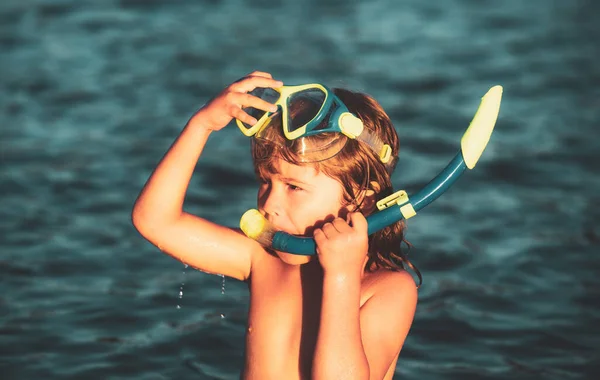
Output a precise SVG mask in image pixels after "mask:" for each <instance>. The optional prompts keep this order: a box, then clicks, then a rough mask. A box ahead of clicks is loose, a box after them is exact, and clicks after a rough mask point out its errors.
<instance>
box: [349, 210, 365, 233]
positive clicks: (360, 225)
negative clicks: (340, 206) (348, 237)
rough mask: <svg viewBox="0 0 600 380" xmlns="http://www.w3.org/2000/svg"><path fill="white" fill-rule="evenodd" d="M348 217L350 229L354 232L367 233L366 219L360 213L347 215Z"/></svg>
mask: <svg viewBox="0 0 600 380" xmlns="http://www.w3.org/2000/svg"><path fill="white" fill-rule="evenodd" d="M348 215H349V216H350V225H351V226H352V229H354V230H356V231H361V232H362V231H367V229H368V227H369V225H368V223H367V219H365V216H364V215H363V214H362V213H360V212H351V213H350V214H348Z"/></svg>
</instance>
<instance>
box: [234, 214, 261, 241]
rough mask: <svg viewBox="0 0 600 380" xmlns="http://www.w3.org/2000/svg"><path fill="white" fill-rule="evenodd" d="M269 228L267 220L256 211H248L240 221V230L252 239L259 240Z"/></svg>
mask: <svg viewBox="0 0 600 380" xmlns="http://www.w3.org/2000/svg"><path fill="white" fill-rule="evenodd" d="M267 227H268V222H267V219H265V217H264V216H262V214H261V213H260V212H259V211H258V210H256V209H250V210H248V211H246V212H245V213H244V215H242V218H241V219H240V228H241V229H242V231H243V232H244V233H245V234H246V236H248V237H249V238H250V239H254V240H256V239H258V237H259V236H260V235H261V234H262V233H263V232H264V231H265V229H266V228H267Z"/></svg>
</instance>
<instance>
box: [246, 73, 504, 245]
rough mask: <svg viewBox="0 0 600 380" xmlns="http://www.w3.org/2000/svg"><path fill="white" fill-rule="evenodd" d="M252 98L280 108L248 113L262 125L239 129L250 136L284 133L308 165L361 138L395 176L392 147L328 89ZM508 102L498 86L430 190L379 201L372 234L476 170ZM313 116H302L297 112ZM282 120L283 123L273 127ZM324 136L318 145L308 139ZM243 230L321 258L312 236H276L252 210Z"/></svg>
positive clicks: (265, 92) (262, 92)
mask: <svg viewBox="0 0 600 380" xmlns="http://www.w3.org/2000/svg"><path fill="white" fill-rule="evenodd" d="M251 94H253V95H255V96H258V97H260V98H262V99H264V100H266V101H268V102H270V103H274V104H276V105H278V106H279V110H278V111H276V112H274V113H270V112H265V111H262V110H257V109H254V108H246V109H244V111H246V112H247V113H248V114H250V115H251V116H253V117H254V118H255V119H257V120H258V122H257V123H256V124H254V125H253V126H250V125H248V124H245V123H242V122H241V121H239V120H236V121H237V125H238V127H239V128H240V130H241V131H242V133H244V134H245V135H246V136H254V138H256V139H265V140H272V137H273V133H274V132H278V133H279V131H274V130H272V129H269V127H277V124H280V128H281V129H282V131H283V134H284V136H285V142H284V143H285V144H286V148H287V149H291V150H292V151H293V152H294V153H295V155H297V156H299V157H301V160H302V162H317V161H321V160H325V159H327V158H331V157H333V156H334V155H335V154H337V153H338V152H339V151H340V150H341V149H342V148H343V147H344V145H345V142H346V141H347V138H352V139H356V140H359V141H362V142H364V143H366V144H367V145H369V146H370V147H371V149H373V150H374V151H375V152H376V153H377V155H378V156H379V158H380V160H381V161H382V162H383V163H384V164H385V165H386V167H387V168H388V172H390V174H391V172H392V171H393V168H394V166H395V164H396V162H397V159H396V158H395V157H394V158H393V157H391V148H390V147H389V145H386V144H384V143H383V142H381V140H379V139H378V138H376V137H374V136H373V135H372V134H370V133H369V132H368V131H367V130H366V129H365V128H364V126H363V123H362V121H361V120H360V119H359V118H357V117H356V116H354V115H352V114H351V113H350V112H349V111H348V108H347V107H346V106H345V105H344V103H342V102H341V100H340V99H339V98H338V97H337V96H335V94H333V92H332V91H330V90H329V89H328V88H327V87H325V86H323V85H320V84H309V85H302V86H283V87H281V88H278V89H270V88H268V89H264V88H260V89H256V90H254V91H253V92H251ZM501 99H502V87H501V86H494V87H492V88H491V89H490V90H489V91H488V92H487V93H486V94H485V95H484V96H483V98H482V100H481V103H480V105H479V108H478V109H477V112H476V113H475V116H474V117H473V120H472V121H471V123H470V125H469V127H468V128H467V131H466V132H465V133H464V135H463V137H462V139H461V146H460V150H459V152H458V153H457V154H456V155H455V156H454V158H453V159H452V160H451V161H450V163H449V164H448V165H447V166H446V167H445V168H444V169H443V170H442V171H441V172H440V173H439V174H438V175H437V176H436V177H434V178H433V179H432V180H431V181H430V182H429V183H428V184H427V185H425V186H424V187H423V188H422V189H421V190H419V191H418V192H416V193H415V194H413V195H411V196H410V197H409V196H408V194H407V193H406V191H404V190H400V191H398V192H396V193H394V194H392V195H390V196H388V197H386V198H384V199H381V200H380V201H378V202H377V208H378V210H379V211H378V212H377V213H374V214H372V215H370V216H368V217H367V223H368V234H369V235H370V234H372V233H374V232H377V231H379V230H381V229H383V228H385V227H386V226H388V225H391V224H393V223H396V222H398V221H400V220H402V219H408V218H411V217H413V216H414V215H416V213H417V211H419V210H421V209H423V208H424V207H425V206H427V205H429V204H430V203H431V202H433V201H434V200H435V199H437V198H438V197H439V196H440V195H442V194H443V193H444V192H445V191H446V190H448V189H449V188H450V187H451V186H452V185H453V184H454V183H455V182H456V180H457V179H458V178H459V177H460V176H461V175H462V174H463V173H464V171H465V169H467V168H468V169H473V168H474V167H475V164H476V163H477V161H478V160H479V158H480V157H481V154H482V153H483V151H484V150H485V148H486V146H487V143H488V141H489V139H490V136H491V134H492V132H493V129H494V126H495V124H496V120H497V118H498V113H499V111H500V102H501ZM307 107H308V110H309V111H308V112H300V113H297V110H305V109H307ZM279 117H280V123H273V125H271V123H272V122H273V120H274V119H275V118H279ZM313 135H319V136H321V135H323V136H324V138H323V139H318V140H319V142H318V143H316V144H315V143H314V142H312V140H314V139H304V137H307V136H313ZM240 228H241V229H242V231H243V232H244V233H245V234H246V236H248V237H250V238H252V239H254V240H256V241H258V242H259V243H260V244H262V245H263V246H265V247H268V248H272V249H274V250H277V251H281V252H287V253H292V254H298V255H314V254H316V244H315V241H314V239H313V238H311V237H301V236H294V235H290V234H288V233H285V232H283V231H276V230H274V229H273V228H272V226H270V224H269V222H268V221H267V220H266V219H265V218H264V217H263V216H262V214H261V213H260V212H259V211H258V210H255V209H251V210H248V211H247V212H246V213H244V215H242V218H241V220H240Z"/></svg>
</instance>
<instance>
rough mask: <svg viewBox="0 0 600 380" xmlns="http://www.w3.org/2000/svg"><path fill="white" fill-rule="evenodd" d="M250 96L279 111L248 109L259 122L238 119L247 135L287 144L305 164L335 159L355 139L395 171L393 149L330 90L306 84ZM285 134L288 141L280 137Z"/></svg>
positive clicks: (262, 90) (259, 92)
mask: <svg viewBox="0 0 600 380" xmlns="http://www.w3.org/2000/svg"><path fill="white" fill-rule="evenodd" d="M250 94H251V95H254V96H256V97H258V98H261V99H263V100H265V101H267V102H269V103H272V104H275V105H277V106H278V110H277V111H276V112H265V111H263V110H259V109H256V108H252V107H248V108H244V109H243V110H244V111H245V112H246V113H248V114H249V115H250V116H252V117H254V118H255V119H256V120H257V122H256V123H255V124H254V125H250V124H246V123H244V122H242V121H240V120H236V123H237V125H238V127H239V128H240V130H241V131H242V133H243V134H244V135H246V136H249V137H251V136H252V137H254V139H255V140H266V141H270V142H271V143H276V144H278V143H279V144H281V143H283V144H284V145H285V146H284V147H283V148H284V149H285V150H286V151H288V152H291V153H292V154H293V155H294V156H295V157H297V159H298V160H299V162H304V163H306V162H319V161H323V160H326V159H328V158H331V157H333V156H335V155H336V154H337V153H339V152H340V151H341V150H342V148H343V147H344V146H345V144H346V142H347V141H348V139H355V140H358V141H361V142H362V143H364V144H366V145H368V146H369V147H370V148H371V149H372V150H373V151H374V152H375V154H376V156H377V157H378V158H379V160H380V161H381V162H382V163H383V164H384V165H385V166H386V169H387V170H388V173H390V174H391V173H392V172H393V171H394V166H395V165H396V162H397V157H392V148H391V147H390V146H389V145H388V144H384V143H383V142H382V141H381V139H379V138H378V137H377V136H376V135H375V134H373V133H370V132H369V131H368V130H367V129H366V128H365V127H364V125H363V122H362V120H360V119H359V118H358V117H356V116H355V115H353V114H352V113H350V111H348V107H346V105H345V104H344V103H343V102H342V101H341V100H340V98H338V97H337V96H336V95H335V94H334V93H333V91H331V90H330V89H329V88H328V87H326V86H324V85H321V84H306V85H299V86H282V87H279V88H276V89H272V88H257V89H255V90H254V91H252V92H250ZM282 134H283V137H284V138H283V139H281V138H278V136H281V135H282ZM315 136H318V138H315ZM307 137H312V138H307ZM255 140H253V142H254V141H255Z"/></svg>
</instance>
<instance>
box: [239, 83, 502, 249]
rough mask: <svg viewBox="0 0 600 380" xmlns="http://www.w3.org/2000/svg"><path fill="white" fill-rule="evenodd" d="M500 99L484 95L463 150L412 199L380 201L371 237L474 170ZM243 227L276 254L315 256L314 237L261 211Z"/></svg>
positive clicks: (494, 93)
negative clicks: (277, 226) (280, 226)
mask: <svg viewBox="0 0 600 380" xmlns="http://www.w3.org/2000/svg"><path fill="white" fill-rule="evenodd" d="M501 99H502V87H501V86H494V87H492V88H491V89H490V90H489V91H488V92H487V93H486V94H485V95H484V96H483V98H482V99H481V104H480V105H479V108H478V109H477V112H476V113H475V116H474V117H473V120H472V121H471V124H470V125H469V127H468V128H467V130H466V132H465V133H464V135H463V137H462V139H461V144H460V151H459V152H458V153H457V154H456V156H454V158H453V159H452V160H451V161H450V163H449V164H448V165H447V166H446V167H445V168H444V169H443V170H442V171H441V172H440V173H439V174H438V175H437V176H435V178H433V179H432V180H431V181H430V182H429V183H428V184H427V185H425V186H424V187H423V188H422V189H421V190H419V191H418V192H416V193H415V194H413V195H411V196H410V197H409V196H408V194H407V193H406V191H404V190H400V191H398V192H396V193H394V194H392V195H390V196H388V197H386V198H384V199H382V200H380V201H378V202H377V208H378V209H379V212H377V213H375V214H372V215H370V216H369V217H367V222H368V233H369V235H370V234H372V233H374V232H376V231H379V230H381V229H382V228H384V227H386V226H388V225H390V224H392V223H395V222H398V221H400V220H402V219H408V218H411V217H413V216H415V215H416V213H417V211H419V210H421V209H423V208H424V207H426V206H427V205H429V204H430V203H431V202H433V201H434V200H436V199H437V198H438V197H439V196H440V195H442V194H443V193H444V192H445V191H446V190H448V189H449V188H450V187H451V186H452V185H453V184H454V183H455V182H456V181H457V180H458V178H460V176H461V175H462V174H463V173H464V171H465V169H467V168H468V169H473V168H474V167H475V164H476V163H477V161H478V160H479V158H480V157H481V154H482V153H483V151H484V150H485V148H486V146H487V143H488V141H489V139H490V136H491V135H492V132H493V130H494V126H495V124H496V120H497V118H498V112H499V111H500V102H501ZM240 227H241V229H242V231H243V232H244V233H245V234H246V235H247V236H248V237H250V238H252V239H254V240H256V241H258V242H259V243H261V244H262V245H263V246H266V247H270V248H272V249H275V250H277V251H282V252H288V253H293V254H297V255H314V254H315V253H316V245H315V241H314V239H313V238H310V237H298V236H294V235H290V234H288V233H285V232H282V231H275V230H273V229H272V228H271V226H270V225H269V222H268V221H267V220H266V219H265V218H264V217H263V216H262V215H261V214H260V212H259V211H258V210H255V209H251V210H248V211H246V213H244V215H242V218H241V220H240Z"/></svg>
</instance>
